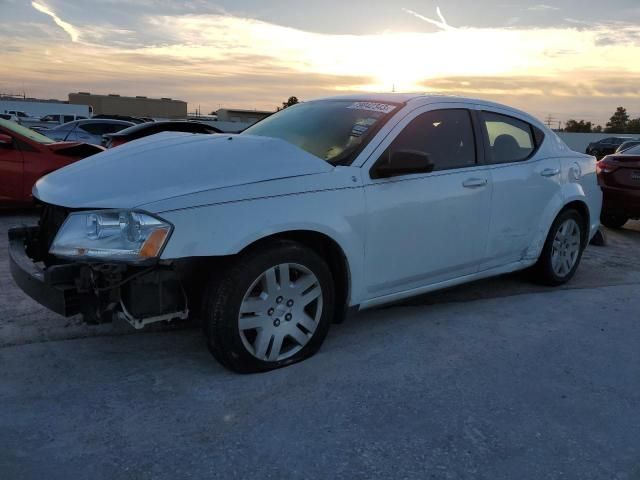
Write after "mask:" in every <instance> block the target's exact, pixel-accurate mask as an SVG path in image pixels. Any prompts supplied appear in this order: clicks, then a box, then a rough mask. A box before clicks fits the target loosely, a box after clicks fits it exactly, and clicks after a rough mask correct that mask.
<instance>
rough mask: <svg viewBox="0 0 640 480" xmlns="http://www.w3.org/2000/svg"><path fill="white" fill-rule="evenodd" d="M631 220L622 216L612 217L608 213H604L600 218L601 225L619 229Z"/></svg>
mask: <svg viewBox="0 0 640 480" xmlns="http://www.w3.org/2000/svg"><path fill="white" fill-rule="evenodd" d="M628 220H629V219H628V218H627V217H623V216H620V215H611V214H607V213H603V214H602V215H601V216H600V223H602V225H604V226H605V227H607V228H613V229H618V228H622V227H623V226H624V224H625V223H627V221H628Z"/></svg>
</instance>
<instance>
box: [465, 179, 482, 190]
mask: <svg viewBox="0 0 640 480" xmlns="http://www.w3.org/2000/svg"><path fill="white" fill-rule="evenodd" d="M487 183H488V181H487V179H486V178H469V179H468V180H465V181H464V182H462V186H463V187H464V188H480V187H484V186H485V185H486V184H487Z"/></svg>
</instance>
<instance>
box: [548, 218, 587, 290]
mask: <svg viewBox="0 0 640 480" xmlns="http://www.w3.org/2000/svg"><path fill="white" fill-rule="evenodd" d="M580 243H581V235H580V226H579V225H578V223H577V222H576V221H575V220H574V219H572V218H570V219H568V220H566V221H564V222H563V223H562V224H561V225H560V228H558V230H557V232H556V236H555V238H554V239H553V246H552V249H551V266H552V268H553V272H554V273H555V274H556V275H557V276H558V277H565V276H567V275H568V274H569V273H570V272H571V270H572V269H573V267H574V266H575V264H576V262H577V261H578V257H579V255H580Z"/></svg>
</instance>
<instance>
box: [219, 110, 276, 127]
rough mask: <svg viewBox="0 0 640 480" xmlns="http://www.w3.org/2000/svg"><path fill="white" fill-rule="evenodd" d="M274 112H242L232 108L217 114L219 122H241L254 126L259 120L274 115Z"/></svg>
mask: <svg viewBox="0 0 640 480" xmlns="http://www.w3.org/2000/svg"><path fill="white" fill-rule="evenodd" d="M273 113H274V112H267V111H261V110H240V109H231V108H221V109H220V110H218V111H217V112H216V116H217V117H218V121H219V122H240V123H248V124H254V123H256V122H257V121H258V120H262V119H263V118H267V117H268V116H269V115H273Z"/></svg>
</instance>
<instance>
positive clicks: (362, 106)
mask: <svg viewBox="0 0 640 480" xmlns="http://www.w3.org/2000/svg"><path fill="white" fill-rule="evenodd" d="M347 108H350V109H352V110H367V111H369V112H378V113H390V112H393V111H394V110H395V109H396V108H397V107H396V106H395V105H389V104H388V103H374V102H355V103H352V104H351V105H349V106H348V107H347Z"/></svg>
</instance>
